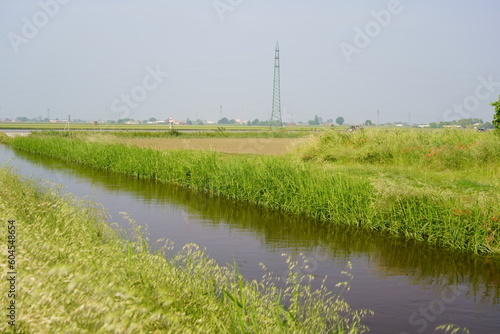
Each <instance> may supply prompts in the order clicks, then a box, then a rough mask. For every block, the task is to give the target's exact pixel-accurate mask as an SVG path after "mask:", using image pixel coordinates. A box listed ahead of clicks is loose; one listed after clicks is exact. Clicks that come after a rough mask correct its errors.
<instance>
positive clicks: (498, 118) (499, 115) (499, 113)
mask: <svg viewBox="0 0 500 334" xmlns="http://www.w3.org/2000/svg"><path fill="white" fill-rule="evenodd" d="M491 105H492V106H493V107H495V114H493V122H492V123H493V125H494V126H495V129H497V131H500V95H499V96H498V101H496V102H491Z"/></svg>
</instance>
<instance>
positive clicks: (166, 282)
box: [0, 168, 371, 334]
mask: <svg viewBox="0 0 500 334" xmlns="http://www.w3.org/2000/svg"><path fill="white" fill-rule="evenodd" d="M125 218H128V217H125ZM0 219H1V221H2V222H3V223H2V226H3V228H4V229H5V231H7V229H6V224H7V220H10V219H15V220H16V226H17V229H16V231H17V240H18V243H17V245H16V246H17V249H16V266H17V267H16V270H17V272H18V276H17V277H18V281H17V296H16V310H17V320H16V330H17V331H16V333H65V334H66V333H363V332H365V331H366V330H367V328H366V327H365V326H363V325H362V323H361V321H362V318H363V317H364V316H365V315H366V314H370V313H371V312H369V311H364V310H360V311H355V310H352V309H351V308H350V307H349V305H348V304H346V302H345V301H344V300H343V299H342V297H341V295H333V294H331V293H328V292H326V289H325V288H324V286H323V287H322V288H321V289H319V290H315V291H312V290H311V288H310V285H309V284H307V283H309V280H310V279H312V276H299V275H298V274H297V270H293V267H294V266H297V265H298V264H297V262H294V261H291V259H290V258H289V259H288V260H287V262H288V264H289V268H290V275H289V276H288V278H287V279H286V281H285V282H283V284H284V286H285V288H284V289H278V288H277V285H276V278H274V277H273V276H272V275H271V274H270V273H267V274H266V275H265V276H264V277H263V279H262V280H260V281H251V282H249V281H246V280H245V279H243V278H242V276H241V275H240V274H239V272H238V270H237V268H236V267H235V266H220V265H218V264H217V263H216V262H215V261H214V260H213V259H210V258H208V257H207V256H206V255H205V254H204V252H203V251H202V250H200V249H199V247H198V246H196V245H194V244H188V245H186V246H184V247H183V248H182V250H181V251H180V252H178V253H177V254H174V253H173V251H172V250H171V248H170V247H167V246H164V247H161V248H159V249H158V251H156V252H152V250H151V249H149V247H148V244H149V242H148V240H147V238H145V236H144V233H143V232H142V231H141V228H140V227H138V226H137V225H136V224H135V223H134V222H133V221H131V225H132V232H133V233H132V235H133V236H134V238H133V239H131V240H130V239H129V240H127V239H126V238H123V237H122V236H120V235H122V234H120V235H119V234H117V233H116V232H115V231H114V230H113V229H111V228H110V226H109V225H108V224H107V223H106V219H105V216H104V214H103V212H102V211H101V210H99V209H97V208H95V205H93V204H91V203H88V202H83V201H81V200H78V199H76V198H74V197H71V196H70V195H61V193H60V192H59V191H58V190H57V189H56V188H55V187H54V186H49V185H46V186H41V185H40V184H38V183H35V182H33V181H29V180H24V179H21V178H20V177H19V176H17V175H15V174H14V173H12V172H11V171H9V170H8V169H6V168H0ZM128 219H129V218H128ZM1 240H2V241H1V245H2V249H6V238H2V239H1ZM164 245H168V243H165V244H164ZM165 252H166V253H167V254H168V255H169V259H168V260H167V259H166V257H165ZM1 267H2V270H3V272H4V273H5V272H7V268H6V261H1ZM350 277H351V276H350V275H349V276H348V277H347V279H349V278H350ZM7 283H8V282H7V281H6V280H5V279H4V280H2V283H1V288H2V291H7V290H8V286H7ZM345 284H348V282H347V283H345ZM1 300H2V305H7V303H8V301H9V300H8V299H7V295H6V294H3V295H2V298H1ZM0 331H1V332H2V333H14V330H13V329H12V328H11V327H10V326H9V325H8V324H7V322H6V321H2V322H1V323H0Z"/></svg>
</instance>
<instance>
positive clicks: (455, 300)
mask: <svg viewBox="0 0 500 334" xmlns="http://www.w3.org/2000/svg"><path fill="white" fill-rule="evenodd" d="M0 164H1V165H9V166H12V167H13V169H14V171H16V172H17V173H19V174H22V175H25V176H27V177H32V178H35V179H40V180H48V181H50V182H53V183H56V184H61V185H63V186H64V191H65V192H70V193H72V194H75V195H77V196H79V197H84V198H86V199H88V200H92V201H95V202H97V203H100V204H102V206H103V207H104V208H105V209H106V210H107V211H108V212H109V216H110V222H117V223H118V224H119V225H120V226H121V227H123V228H127V227H128V221H127V220H125V219H123V217H122V216H123V212H126V213H127V214H128V215H130V216H131V217H132V218H133V219H134V220H135V221H137V222H138V223H139V224H140V225H143V226H147V231H148V233H149V238H150V240H151V242H154V241H155V240H158V239H162V238H165V239H168V240H170V241H172V242H174V243H175V245H177V247H179V248H180V247H181V246H183V245H184V244H186V243H191V242H194V243H197V244H199V245H200V246H201V247H202V248H205V249H206V252H207V254H208V255H209V256H211V257H213V258H215V259H216V260H217V261H218V263H219V264H225V263H231V264H232V263H233V262H234V261H236V262H237V263H238V265H239V268H240V271H241V273H242V274H243V275H244V276H245V277H246V278H248V279H257V280H258V279H260V278H261V277H262V275H263V274H264V273H265V272H264V271H263V270H262V269H261V267H260V266H259V263H264V264H265V265H266V267H267V268H268V269H270V270H272V271H273V272H274V273H275V275H276V276H285V275H287V266H286V263H285V258H284V256H283V254H289V255H291V256H293V257H294V258H295V259H297V260H298V261H299V262H301V263H304V262H308V263H309V267H308V268H305V267H304V268H302V269H301V271H302V272H303V273H308V274H312V275H314V276H315V277H317V282H318V284H319V283H320V282H321V281H322V280H323V278H324V277H325V276H328V279H327V285H328V287H329V289H331V290H332V291H334V292H337V291H338V290H337V288H335V284H336V283H338V282H340V281H345V280H346V276H345V275H343V274H342V271H344V270H346V268H347V266H348V264H349V263H350V264H351V265H352V269H349V270H348V271H349V272H350V273H351V274H352V275H353V279H352V280H351V281H350V286H351V289H350V291H348V292H345V293H344V297H345V299H346V301H347V302H348V303H349V304H350V305H351V306H352V307H353V308H355V309H359V308H363V309H371V310H373V311H374V312H375V315H374V316H370V317H367V318H365V323H366V324H367V325H368V326H369V327H370V329H371V333H433V332H434V328H435V327H436V326H438V325H440V324H447V323H454V324H456V325H459V326H461V327H467V328H468V329H469V330H470V332H471V333H499V332H500V260H499V259H498V258H492V257H488V256H476V255H472V254H463V253H458V252H454V251H450V250H447V249H440V248H436V247H431V246H429V245H426V244H423V243H419V242H413V241H408V240H404V239H401V238H393V237H388V236H384V235H381V234H380V233H375V232H369V231H360V230H355V229H348V228H345V227H335V226H325V225H321V224H318V223H317V222H315V221H312V220H310V219H306V218H303V217H292V216H289V215H285V214H282V213H277V212H270V211H267V210H263V209H261V208H258V207H254V206H249V205H246V204H245V205H242V204H238V203H234V202H231V201H227V200H223V199H219V198H210V197H207V196H206V195H204V194H197V193H193V192H190V191H187V190H185V189H180V188H178V187H175V186H168V185H164V184H161V183H156V182H152V181H146V180H138V179H135V178H132V177H127V176H123V175H118V174H113V173H106V172H103V171H97V170H94V169H90V168H86V167H81V166H78V165H74V164H68V163H65V162H61V161H58V160H53V159H48V158H43V157H39V156H35V155H32V154H28V153H23V152H16V151H13V150H12V149H10V148H9V147H6V146H4V145H0Z"/></svg>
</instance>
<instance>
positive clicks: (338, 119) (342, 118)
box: [335, 117, 344, 125]
mask: <svg viewBox="0 0 500 334" xmlns="http://www.w3.org/2000/svg"><path fill="white" fill-rule="evenodd" d="M335 123H337V124H338V125H342V124H344V117H337V119H336V120H335Z"/></svg>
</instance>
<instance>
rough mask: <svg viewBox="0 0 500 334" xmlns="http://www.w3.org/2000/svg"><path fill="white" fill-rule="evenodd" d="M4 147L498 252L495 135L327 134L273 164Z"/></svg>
mask: <svg viewBox="0 0 500 334" xmlns="http://www.w3.org/2000/svg"><path fill="white" fill-rule="evenodd" d="M103 138H104V137H103ZM4 141H7V142H9V143H10V144H11V145H12V146H13V147H15V148H17V149H22V150H25V151H29V152H33V153H37V154H42V155H45V156H50V157H54V158H59V159H64V160H66V161H70V162H75V163H79V164H83V165H88V166H91V167H95V168H100V169H103V170H109V171H115V172H119V173H123V174H127V175H133V176H136V177H139V178H146V179H155V180H159V181H161V182H165V183H172V184H177V185H180V186H183V187H186V188H189V189H192V190H194V191H200V192H204V193H207V194H209V195H215V196H221V197H225V198H230V199H233V200H237V201H240V202H243V203H245V202H246V203H253V204H256V205H259V206H263V207H266V208H270V209H274V210H282V211H285V212H289V213H291V214H295V215H304V216H308V217H311V218H314V219H317V220H320V221H324V222H329V223H336V224H344V225H351V226H355V227H362V228H368V229H372V230H378V231H381V232H383V233H388V234H392V235H398V236H402V237H406V238H411V239H415V240H422V241H426V242H428V243H431V244H435V245H439V246H445V247H450V248H453V249H457V250H464V251H469V252H474V253H496V254H500V236H499V234H500V224H499V219H500V209H499V208H500V162H499V160H500V139H499V138H498V137H496V136H494V135H493V133H478V132H474V131H460V130H455V131H445V130H435V131H418V130H415V131H412V130H409V131H408V130H400V131H391V132H388V131H385V130H381V131H377V130H365V131H359V130H358V131H355V132H352V133H347V132H335V131H328V132H325V133H323V134H320V135H318V136H314V137H312V138H311V139H310V141H309V142H308V143H306V144H304V146H302V147H300V148H298V149H297V151H296V152H294V153H292V154H289V155H285V156H270V157H265V156H260V155H234V154H233V155H227V154H221V153H218V152H213V151H186V150H168V151H162V150H156V149H144V148H138V147H130V146H126V145H124V144H120V143H117V142H116V141H115V140H112V141H107V142H106V140H99V139H96V137H95V136H90V137H88V138H83V137H81V138H62V137H60V136H47V135H42V136H40V135H36V136H32V137H25V138H21V137H17V138H14V139H6V138H5V137H4Z"/></svg>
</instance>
